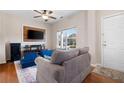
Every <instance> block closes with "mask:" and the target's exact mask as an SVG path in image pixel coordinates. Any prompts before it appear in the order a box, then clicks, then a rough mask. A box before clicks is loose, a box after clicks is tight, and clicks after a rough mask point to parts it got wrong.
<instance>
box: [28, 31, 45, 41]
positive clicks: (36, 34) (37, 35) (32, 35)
mask: <svg viewBox="0 0 124 93" xmlns="http://www.w3.org/2000/svg"><path fill="white" fill-rule="evenodd" d="M43 38H44V32H41V31H35V30H28V39H43Z"/></svg>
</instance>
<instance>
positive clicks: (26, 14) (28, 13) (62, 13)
mask: <svg viewBox="0 0 124 93" xmlns="http://www.w3.org/2000/svg"><path fill="white" fill-rule="evenodd" d="M3 12H5V13H8V14H13V15H17V16H21V17H23V18H26V19H30V20H35V21H40V22H45V21H44V20H43V19H42V17H40V18H33V17H34V16H37V15H39V14H38V13H36V12H34V11H33V10H3ZM77 12H79V10H53V14H52V16H54V17H56V18H57V19H56V20H54V19H49V21H48V22H45V23H54V22H56V21H59V20H61V18H60V17H63V18H65V17H67V16H70V15H72V14H75V13H77Z"/></svg>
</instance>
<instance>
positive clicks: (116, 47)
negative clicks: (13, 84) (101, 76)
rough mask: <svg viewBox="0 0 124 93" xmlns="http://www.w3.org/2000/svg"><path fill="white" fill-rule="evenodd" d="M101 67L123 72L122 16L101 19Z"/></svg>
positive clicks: (123, 42)
mask: <svg viewBox="0 0 124 93" xmlns="http://www.w3.org/2000/svg"><path fill="white" fill-rule="evenodd" d="M102 30H103V32H102V35H103V41H102V46H103V53H102V54H103V65H104V66H105V67H109V68H112V69H116V70H119V71H123V72H124V14H118V15H114V16H111V17H106V18H104V19H103V28H102Z"/></svg>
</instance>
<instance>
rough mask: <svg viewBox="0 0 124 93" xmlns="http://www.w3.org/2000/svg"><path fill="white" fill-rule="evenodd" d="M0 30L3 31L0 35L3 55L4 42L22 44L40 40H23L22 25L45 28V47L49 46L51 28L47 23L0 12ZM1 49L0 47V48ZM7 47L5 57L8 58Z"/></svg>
mask: <svg viewBox="0 0 124 93" xmlns="http://www.w3.org/2000/svg"><path fill="white" fill-rule="evenodd" d="M0 22H1V23H0V27H1V28H0V30H1V32H2V33H3V37H0V39H4V40H2V41H3V43H2V45H0V46H1V47H3V50H2V51H0V52H1V53H2V54H3V55H5V53H4V52H5V44H7V43H10V42H11V43H22V44H37V43H38V44H39V43H41V42H23V26H31V27H37V28H42V29H46V47H47V48H51V41H50V40H51V29H50V26H49V25H48V24H43V23H38V22H35V21H33V20H29V19H23V18H21V17H19V16H15V15H11V14H5V13H2V12H0ZM0 49H1V48H0ZM8 50H9V49H8V48H7V50H6V51H7V53H6V55H7V59H9V56H10V55H9V53H8Z"/></svg>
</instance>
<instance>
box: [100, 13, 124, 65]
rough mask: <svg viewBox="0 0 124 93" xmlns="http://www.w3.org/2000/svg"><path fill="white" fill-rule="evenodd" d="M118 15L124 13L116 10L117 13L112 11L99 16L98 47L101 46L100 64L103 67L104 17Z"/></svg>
mask: <svg viewBox="0 0 124 93" xmlns="http://www.w3.org/2000/svg"><path fill="white" fill-rule="evenodd" d="M118 15H124V12H117V13H113V14H110V15H107V16H103V17H101V31H100V39H101V40H100V47H101V65H102V66H103V67H104V46H103V41H104V29H103V26H104V19H107V18H110V17H114V16H118Z"/></svg>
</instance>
